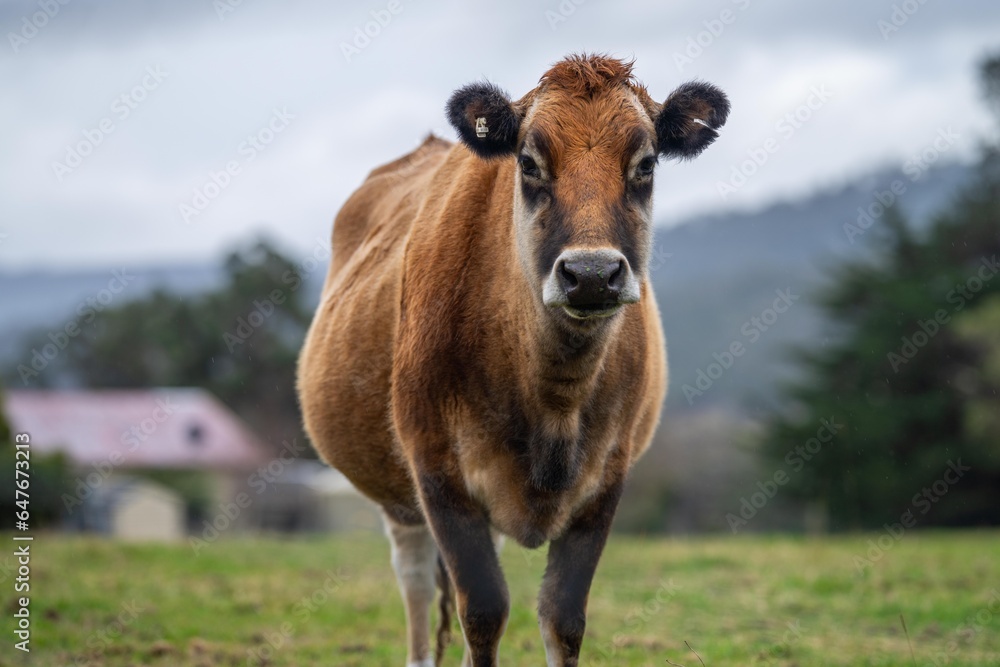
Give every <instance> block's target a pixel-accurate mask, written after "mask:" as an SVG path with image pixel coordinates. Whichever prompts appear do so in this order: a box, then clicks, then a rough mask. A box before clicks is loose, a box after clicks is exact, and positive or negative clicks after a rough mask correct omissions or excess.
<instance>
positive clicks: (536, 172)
mask: <svg viewBox="0 0 1000 667" xmlns="http://www.w3.org/2000/svg"><path fill="white" fill-rule="evenodd" d="M517 163H518V164H519V165H521V173H522V174H524V175H525V176H527V177H528V178H541V177H542V170H541V169H539V168H538V164H537V163H536V162H535V161H534V160H533V159H532V158H531V156H530V155H522V156H521V157H519V158H517Z"/></svg>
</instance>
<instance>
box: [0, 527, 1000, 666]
mask: <svg viewBox="0 0 1000 667" xmlns="http://www.w3.org/2000/svg"><path fill="white" fill-rule="evenodd" d="M878 537H879V536H878V535H855V536H847V537H836V538H829V539H820V540H807V539H795V538H788V537H748V538H739V539H735V538H730V539H727V538H721V537H720V538H698V539H676V540H670V539H655V540H654V539H648V540H647V539H636V538H626V537H622V536H614V537H613V539H612V542H611V544H610V545H609V547H608V549H607V551H606V552H605V557H604V559H603V561H602V563H601V566H600V569H599V570H598V574H597V578H596V580H595V583H594V588H593V590H592V593H591V599H590V615H589V622H588V627H587V638H586V641H585V642H584V647H583V653H582V656H581V664H582V665H609V666H610V665H615V666H617V665H667V664H668V663H667V660H670V661H672V662H674V663H676V664H680V665H685V666H686V667H692V666H694V667H699V665H700V663H699V661H698V658H697V657H696V656H695V655H694V654H693V653H692V652H691V651H690V650H689V649H688V647H687V646H685V641H686V642H688V643H690V645H691V647H692V648H693V649H694V650H695V651H697V653H698V654H699V655H700V657H701V659H702V660H704V663H705V665H707V667H721V666H722V665H757V664H760V665H764V664H771V665H786V666H787V665H800V666H803V667H807V666H813V665H851V666H856V665H884V666H889V665H901V666H912V665H919V666H920V667H924V666H925V665H934V664H941V665H943V664H948V665H1000V533H996V532H990V533H923V534H921V533H912V532H911V533H907V534H905V535H903V536H902V538H901V539H900V540H898V541H896V540H893V539H891V538H889V537H888V536H885V535H883V539H882V543H883V546H889V548H888V549H887V550H885V551H884V552H881V553H880V554H879V553H875V552H872V554H871V555H873V556H878V558H877V559H874V560H873V561H872V562H871V564H870V565H868V564H865V563H860V562H859V561H857V560H856V559H855V557H856V556H857V557H865V558H867V556H866V552H867V551H868V550H869V549H870V548H871V545H870V544H868V540H870V539H871V540H876V539H878ZM6 541H7V543H8V544H12V542H10V540H9V538H8V539H7V540H6ZM890 545H891V546H890ZM7 553H10V551H9V550H7V549H4V555H0V568H4V566H5V565H6V566H9V565H10V563H11V562H12V559H11V558H10V557H8V556H7V555H6V554H7ZM5 559H6V563H5V562H4V560H5ZM503 561H504V567H505V570H506V573H507V578H508V582H509V585H510V591H511V601H512V611H511V617H510V623H509V626H508V629H507V633H506V635H505V637H504V640H503V643H502V644H501V664H502V665H504V666H505V667H510V666H513V665H517V666H521V665H524V666H529V665H530V666H531V667H537V666H538V665H543V664H544V658H543V653H542V647H541V642H540V639H539V636H538V631H537V627H536V625H535V623H536V621H535V613H534V605H535V591H536V589H537V586H538V581H539V578H540V576H541V571H542V569H543V567H544V552H543V551H538V552H528V551H525V550H522V549H520V548H518V547H516V546H514V545H511V544H508V545H507V546H506V547H505V548H504V554H503ZM31 568H32V571H31V596H32V597H31V607H30V609H31V615H32V619H33V637H32V648H33V650H32V653H31V655H30V658H29V656H25V655H24V654H23V653H21V652H20V651H16V650H14V648H13V642H14V641H15V640H14V638H13V635H12V634H11V632H10V629H11V628H12V617H11V614H12V613H13V611H14V609H15V607H14V604H15V601H14V599H13V596H14V594H13V590H12V589H13V577H14V576H16V575H14V574H13V573H12V572H11V571H10V570H9V567H7V568H4V569H2V571H0V578H2V579H3V583H2V588H0V608H2V609H3V610H4V622H3V625H4V628H5V630H4V632H3V645H2V646H0V665H4V666H7V665H22V664H31V665H45V666H50V665H51V666H56V665H163V666H167V665H169V666H175V665H192V666H195V665H196V666H205V667H207V666H209V665H336V666H338V667H340V666H349V665H365V666H369V665H371V666H380V665H387V666H390V667H402V666H403V664H404V662H405V650H404V646H403V641H402V638H403V633H404V617H403V608H402V604H401V602H400V600H399V597H398V594H397V592H396V587H395V581H394V579H393V576H392V571H391V569H390V567H389V564H388V545H387V543H386V542H385V540H384V539H383V538H380V537H379V536H376V535H357V536H351V537H339V538H321V539H314V540H304V539H279V538H272V539H254V540H249V539H247V540H229V541H226V540H220V541H219V542H217V543H215V544H211V545H209V546H208V547H207V548H205V549H203V550H202V551H201V553H199V554H198V555H197V556H195V555H194V553H193V552H192V549H191V548H190V547H189V546H187V545H177V546H169V547H165V546H152V545H149V546H144V545H135V546H129V545H121V544H117V543H113V542H107V541H99V540H94V539H80V538H71V537H65V536H61V535H41V536H38V537H36V540H35V542H34V543H33V556H32V561H31ZM900 614H902V615H903V616H904V618H905V621H906V624H907V627H908V631H909V636H910V639H911V641H912V646H913V652H914V655H915V659H914V658H912V657H911V654H910V648H909V645H908V641H907V638H906V636H905V635H904V633H903V630H902V627H901V624H900ZM457 631H458V630H457V627H456V633H457ZM460 654H461V651H460V649H459V647H458V646H456V645H453V646H452V647H451V648H450V649H449V652H448V657H447V660H446V664H448V665H454V666H456V667H457V665H458V664H459V661H460Z"/></svg>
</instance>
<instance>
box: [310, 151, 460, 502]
mask: <svg viewBox="0 0 1000 667" xmlns="http://www.w3.org/2000/svg"><path fill="white" fill-rule="evenodd" d="M450 146H451V144H450V143H448V142H446V141H443V140H441V139H438V138H435V137H430V138H428V139H427V140H426V141H425V142H424V143H423V145H421V146H420V147H419V148H417V149H416V150H415V151H413V152H412V153H409V154H407V155H405V156H403V157H401V158H399V159H398V160H395V161H393V162H391V163H389V164H386V165H383V166H381V167H379V168H377V169H375V170H374V171H372V172H371V174H370V175H369V176H368V178H367V179H366V180H365V182H364V183H363V184H362V185H361V187H360V188H358V190H356V191H355V192H354V194H352V195H351V197H350V198H349V199H348V200H347V202H346V203H345V204H344V206H343V208H341V210H340V212H339V213H338V214H337V218H336V220H335V222H334V227H333V241H332V242H333V252H332V259H331V263H330V270H329V273H328V274H327V278H326V283H325V285H324V288H323V294H322V297H321V300H320V305H319V307H318V309H317V311H316V315H315V318H314V320H313V323H312V326H311V327H310V330H309V334H308V335H307V337H306V341H305V345H304V347H303V351H302V355H301V356H300V359H299V374H298V386H299V397H300V402H301V404H302V412H303V417H304V420H305V426H306V430H307V431H308V433H309V436H310V438H311V439H312V442H313V444H314V446H315V447H316V449H317V451H318V452H319V453H320V455H321V456H322V457H323V458H324V459H325V460H326V461H327V462H328V463H330V464H331V465H333V466H334V467H336V468H337V469H339V470H341V471H342V472H343V473H344V474H345V475H346V476H347V477H348V478H349V479H350V480H351V481H352V482H353V483H354V485H355V486H357V487H358V488H359V490H361V491H362V492H363V493H365V494H366V495H368V496H369V497H371V498H372V499H373V500H376V501H377V502H380V503H381V504H382V505H383V506H386V507H387V508H388V509H390V511H392V510H394V509H395V510H396V511H397V512H398V513H399V515H400V516H399V517H398V518H400V519H405V518H406V515H407V514H408V513H410V512H414V511H416V505H415V501H414V500H413V491H412V488H411V483H410V479H409V476H408V473H407V471H406V469H405V468H404V467H403V466H402V465H401V462H400V459H399V458H398V456H396V455H395V453H394V452H393V442H394V441H393V435H392V430H391V421H390V413H389V394H390V385H389V378H390V374H391V369H392V344H393V337H394V334H395V330H396V325H397V321H398V317H399V295H400V276H401V269H402V258H403V252H404V250H405V246H406V241H407V238H408V235H409V231H410V228H411V225H412V223H413V220H414V218H415V217H416V214H417V211H418V210H419V207H420V204H421V201H422V198H423V197H424V196H425V193H426V192H427V188H428V185H429V183H430V179H431V178H432V176H433V173H434V171H435V169H436V168H437V166H438V165H440V164H441V161H442V160H443V158H444V156H445V155H446V154H447V151H448V149H449V148H450Z"/></svg>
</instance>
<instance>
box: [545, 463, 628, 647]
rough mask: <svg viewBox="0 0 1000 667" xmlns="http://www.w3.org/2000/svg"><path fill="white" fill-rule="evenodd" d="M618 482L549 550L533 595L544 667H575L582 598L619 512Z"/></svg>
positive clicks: (584, 616) (582, 621)
mask: <svg viewBox="0 0 1000 667" xmlns="http://www.w3.org/2000/svg"><path fill="white" fill-rule="evenodd" d="M621 493H622V482H621V481H616V482H614V483H612V484H611V485H610V486H608V487H606V488H605V489H604V491H603V492H601V493H600V494H599V495H598V496H597V498H595V499H594V500H593V501H592V502H591V504H590V505H588V506H587V507H586V508H585V509H584V510H583V512H582V513H581V514H580V515H578V516H577V517H576V518H575V519H574V520H573V522H572V523H571V524H570V525H569V528H568V529H567V530H566V532H565V533H563V535H562V536H561V537H559V538H558V539H556V540H553V542H552V543H551V544H550V545H549V560H548V565H547V566H546V568H545V578H544V579H543V580H542V590H541V592H540V593H539V595H538V624H539V626H540V627H541V631H542V641H543V642H544V643H545V659H546V661H547V663H548V667H576V665H577V664H578V660H579V656H580V645H581V644H582V643H583V633H584V630H585V629H586V627H587V597H588V596H589V594H590V582H591V581H592V580H593V578H594V570H596V569H597V562H598V561H599V560H600V558H601V551H602V550H603V549H604V543H605V542H606V541H607V538H608V531H609V530H610V529H611V520H612V519H613V518H614V516H615V510H616V509H617V507H618V499H619V498H620V497H621Z"/></svg>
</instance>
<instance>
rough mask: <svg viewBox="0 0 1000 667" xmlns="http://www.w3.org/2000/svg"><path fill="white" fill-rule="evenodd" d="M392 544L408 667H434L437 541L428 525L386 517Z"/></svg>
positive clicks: (393, 566)
mask: <svg viewBox="0 0 1000 667" xmlns="http://www.w3.org/2000/svg"><path fill="white" fill-rule="evenodd" d="M385 525H386V533H387V534H388V535H389V541H390V542H391V543H392V568H393V570H395V571H396V581H397V582H398V584H399V591H400V593H401V594H402V596H403V603H404V604H405V605H406V626H407V650H406V656H407V661H408V662H407V667H434V657H433V654H432V653H431V644H430V634H431V605H432V604H433V603H434V597H435V595H436V593H437V583H436V581H435V573H436V571H437V556H438V551H437V544H435V543H434V537H433V536H432V535H431V532H430V530H428V528H427V526H401V525H399V524H396V523H393V522H392V521H389V520H386V522H385Z"/></svg>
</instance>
